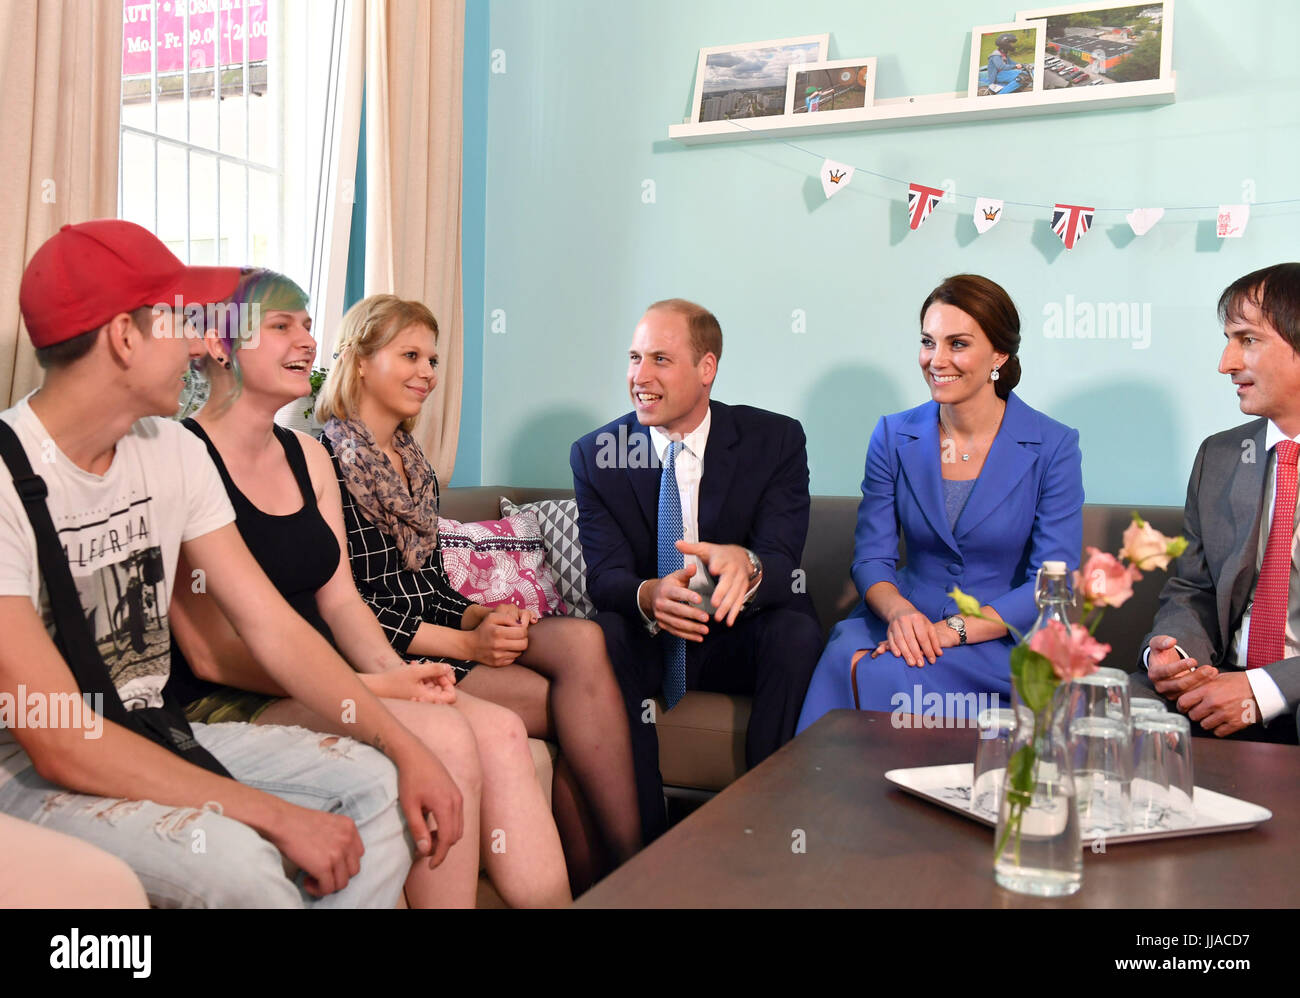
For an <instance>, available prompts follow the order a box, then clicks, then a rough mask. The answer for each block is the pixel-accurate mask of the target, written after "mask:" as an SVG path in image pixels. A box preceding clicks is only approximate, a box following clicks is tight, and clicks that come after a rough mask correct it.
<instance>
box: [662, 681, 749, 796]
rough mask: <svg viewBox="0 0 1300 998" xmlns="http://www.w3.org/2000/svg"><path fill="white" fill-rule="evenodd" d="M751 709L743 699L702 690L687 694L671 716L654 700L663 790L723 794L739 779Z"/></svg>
mask: <svg viewBox="0 0 1300 998" xmlns="http://www.w3.org/2000/svg"><path fill="white" fill-rule="evenodd" d="M752 703H753V701H751V700H750V698H749V697H746V696H736V695H732V694H727V693H705V692H703V691H702V690H690V691H689V692H688V693H687V694H686V696H684V697H682V699H681V700H679V701H678V703H677V706H676V707H674V708H673V709H672V710H668V709H667V708H666V707H665V705H664V702H663V700H661V699H657V700H656V701H655V723H656V725H657V726H658V729H659V732H658V734H659V771H660V773H662V774H663V779H664V786H666V787H691V788H694V789H696V790H721V789H722V788H723V787H725V786H727V785H728V784H729V783H731V782H733V781H734V780H736V779H738V778H739V777H740V776H741V775H743V774H744V772H745V730H746V729H747V728H748V727H749V712H750V708H751V707H752Z"/></svg>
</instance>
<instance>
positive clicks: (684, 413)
mask: <svg viewBox="0 0 1300 998" xmlns="http://www.w3.org/2000/svg"><path fill="white" fill-rule="evenodd" d="M721 355H722V330H721V328H720V327H719V325H718V321H717V319H716V318H714V316H713V315H712V314H711V313H710V312H709V311H708V310H706V309H704V308H702V307H701V306H699V305H696V304H693V303H691V302H687V301H684V300H682V299H676V298H675V299H669V300H667V301H662V302H656V303H655V304H654V305H651V306H650V308H649V309H648V310H647V311H646V313H645V315H644V316H643V317H642V319H641V321H640V323H639V324H638V325H637V327H636V330H635V332H634V334H633V337H632V346H631V349H630V351H629V364H628V374H627V380H628V393H629V395H630V396H631V399H632V404H633V407H634V409H633V411H632V412H630V413H628V414H627V415H625V416H623V417H621V418H620V419H617V420H615V421H613V422H612V423H607V424H606V425H605V426H603V427H601V428H600V429H598V430H595V431H593V432H592V433H589V434H587V435H586V436H585V437H583V438H582V439H581V440H579V441H577V442H576V443H575V444H574V445H573V449H572V452H571V453H570V456H569V462H570V464H571V465H572V468H573V483H574V491H575V492H576V494H577V499H578V515H579V530H580V534H581V538H582V550H583V556H584V557H585V559H586V562H587V590H588V593H589V594H590V596H591V599H592V602H593V603H594V604H595V606H596V609H597V611H598V613H597V615H596V618H595V619H596V622H597V623H598V624H600V626H601V629H602V630H603V631H604V633H605V641H606V644H607V647H608V650H609V656H610V660H611V661H612V662H613V663H614V667H615V670H616V672H617V673H618V678H619V682H620V684H621V686H622V688H623V694H624V697H625V699H626V701H627V707H628V712H629V718H630V721H631V727H632V746H633V757H634V761H635V764H636V769H637V784H638V796H639V801H640V805H641V817H642V824H643V826H644V829H645V833H646V839H647V841H648V840H649V839H651V838H653V837H654V836H656V835H658V834H659V833H660V832H662V831H663V829H664V827H665V826H666V820H665V816H664V807H663V787H662V783H661V780H660V777H659V749H658V739H657V738H656V735H655V730H654V725H653V723H645V719H646V717H647V716H648V715H649V712H648V711H647V710H646V706H645V702H646V701H647V700H648V699H649V698H651V697H653V696H655V695H656V694H658V693H660V692H661V691H662V693H663V697H664V701H665V703H666V704H667V706H668V709H669V710H671V709H672V708H673V706H675V705H676V703H677V702H678V700H680V698H681V697H682V695H683V694H684V693H685V691H686V690H688V689H702V690H712V691H715V692H720V693H746V694H751V695H752V696H753V698H754V704H753V711H752V713H751V715H750V721H749V729H748V731H747V733H746V743H745V756H746V762H747V763H748V764H749V765H750V766H753V765H756V764H757V763H759V762H761V761H762V760H763V759H765V758H766V757H767V756H769V755H770V754H771V753H772V752H774V751H775V750H776V749H777V748H779V747H780V746H781V745H782V744H784V743H785V742H787V741H789V739H790V738H791V737H793V735H794V728H795V723H796V721H797V720H798V717H799V708H800V706H801V704H802V703H803V697H804V693H805V691H806V690H807V687H808V680H809V678H810V677H811V675H812V670H813V667H814V666H815V665H816V663H817V657H818V654H819V652H820V651H821V628H820V626H819V625H818V623H817V617H816V613H815V611H814V610H813V608H812V602H811V600H809V598H808V596H807V595H806V594H805V593H804V592H803V587H802V586H800V585H797V584H796V583H797V569H798V567H799V562H800V560H801V558H802V557H803V545H804V540H805V538H806V536H807V533H808V507H809V500H808V459H807V454H806V451H805V446H804V434H803V428H802V427H801V426H800V425H799V422H798V421H797V420H794V419H791V418H790V417H788V416H782V415H779V414H777V413H772V412H766V411H764V410H762V409H754V408H750V407H749V406H728V405H723V404H722V403H721V402H713V401H711V399H710V397H709V395H710V390H711V388H712V386H713V381H714V378H715V377H716V375H717V370H718V358H719V357H720V356H721ZM796 590H798V591H796Z"/></svg>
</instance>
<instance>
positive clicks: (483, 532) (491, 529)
mask: <svg viewBox="0 0 1300 998" xmlns="http://www.w3.org/2000/svg"><path fill="white" fill-rule="evenodd" d="M438 541H439V545H440V546H441V548H442V567H443V569H444V570H445V571H446V573H447V579H448V580H449V581H450V582H451V584H452V586H453V587H454V588H455V590H456V591H457V592H458V593H460V594H461V595H462V596H464V597H465V598H466V599H468V600H471V601H473V602H475V603H481V604H482V605H484V606H496V605H498V604H500V603H513V604H515V606H519V607H523V608H524V609H526V610H532V611H533V612H534V613H535V614H537V616H539V617H549V616H552V615H555V614H563V613H565V612H566V609H565V606H564V602H563V600H561V598H560V596H559V594H558V593H557V592H556V589H555V579H554V577H553V576H552V575H551V570H550V569H549V568H547V566H546V547H545V545H544V544H543V543H542V532H541V526H540V525H539V524H538V522H537V516H536V514H534V513H531V512H521V514H520V515H519V516H510V517H506V518H505V519H502V520H487V521H484V522H482V523H460V522H458V521H456V520H448V519H444V518H443V517H439V518H438Z"/></svg>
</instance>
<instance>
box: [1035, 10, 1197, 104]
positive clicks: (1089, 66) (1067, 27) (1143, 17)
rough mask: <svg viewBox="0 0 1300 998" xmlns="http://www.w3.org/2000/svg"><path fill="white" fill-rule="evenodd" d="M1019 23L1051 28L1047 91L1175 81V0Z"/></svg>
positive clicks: (1048, 13)
mask: <svg viewBox="0 0 1300 998" xmlns="http://www.w3.org/2000/svg"><path fill="white" fill-rule="evenodd" d="M1016 17H1017V19H1018V20H1022V21H1028V20H1031V19H1033V20H1045V21H1046V22H1047V50H1046V54H1045V56H1044V66H1043V70H1044V72H1043V87H1044V88H1045V89H1047V90H1064V89H1067V88H1071V87H1100V86H1110V85H1114V84H1122V83H1137V82H1139V81H1146V80H1169V79H1172V78H1173V35H1174V0H1156V2H1153V3H1134V4H1121V5H1119V6H1107V5H1104V4H1097V3H1084V4H1071V5H1070V6H1068V7H1041V8H1037V9H1035V10H1022V11H1017V13H1016Z"/></svg>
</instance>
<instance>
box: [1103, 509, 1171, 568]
mask: <svg viewBox="0 0 1300 998" xmlns="http://www.w3.org/2000/svg"><path fill="white" fill-rule="evenodd" d="M1186 547H1187V542H1186V541H1185V540H1183V538H1181V537H1174V538H1169V537H1166V536H1165V535H1164V534H1162V533H1161V532H1160V531H1159V530H1157V529H1156V528H1155V527H1153V526H1151V524H1149V523H1147V522H1146V521H1145V520H1143V519H1142V518H1141V517H1140V516H1138V515H1137V514H1136V513H1134V514H1133V522H1132V523H1130V524H1129V525H1128V529H1127V530H1125V531H1124V547H1123V549H1122V550H1121V551H1120V553H1119V556H1120V557H1121V558H1125V559H1127V560H1128V561H1129V563H1130V564H1132V565H1135V566H1137V567H1138V568H1142V569H1147V570H1150V569H1152V568H1158V569H1160V570H1161V571H1163V570H1165V569H1167V568H1168V567H1169V561H1170V559H1172V558H1176V557H1178V556H1179V555H1180V554H1182V553H1183V549H1184V548H1186Z"/></svg>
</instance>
